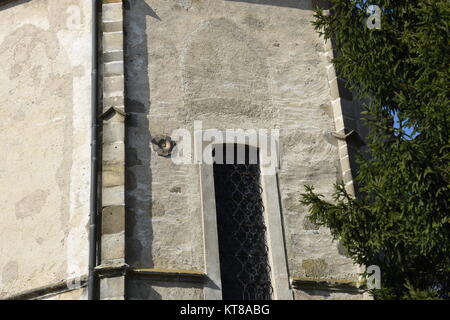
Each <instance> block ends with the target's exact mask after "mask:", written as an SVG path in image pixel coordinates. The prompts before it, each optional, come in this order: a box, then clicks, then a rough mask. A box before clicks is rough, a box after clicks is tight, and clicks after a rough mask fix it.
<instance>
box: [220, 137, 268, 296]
mask: <svg viewBox="0 0 450 320" xmlns="http://www.w3.org/2000/svg"><path fill="white" fill-rule="evenodd" d="M225 146H226V145H222V146H221V147H222V148H223V149H222V152H223V159H225V158H226V151H227V148H226V147H225ZM240 147H242V146H240ZM231 148H233V149H234V161H232V163H230V162H231V161H226V164H221V163H223V162H225V160H224V161H217V159H216V158H215V163H214V186H215V195H216V196H215V197H216V212H217V224H218V236H219V256H220V272H221V280H222V295H223V299H224V300H270V299H271V298H272V293H273V289H272V285H271V281H270V266H269V261H268V247H267V244H266V225H265V223H264V207H263V202H262V198H261V192H262V188H261V185H260V168H259V159H255V160H256V161H250V159H251V158H250V155H252V153H250V150H251V149H250V147H248V146H245V161H240V162H237V151H238V148H237V145H232V147H231ZM242 149H244V148H242ZM242 149H241V150H242ZM228 150H230V149H228ZM215 151H217V150H215ZM255 151H256V152H255ZM253 152H255V153H253V154H257V150H253ZM215 153H216V154H219V152H215ZM213 156H215V154H213Z"/></svg>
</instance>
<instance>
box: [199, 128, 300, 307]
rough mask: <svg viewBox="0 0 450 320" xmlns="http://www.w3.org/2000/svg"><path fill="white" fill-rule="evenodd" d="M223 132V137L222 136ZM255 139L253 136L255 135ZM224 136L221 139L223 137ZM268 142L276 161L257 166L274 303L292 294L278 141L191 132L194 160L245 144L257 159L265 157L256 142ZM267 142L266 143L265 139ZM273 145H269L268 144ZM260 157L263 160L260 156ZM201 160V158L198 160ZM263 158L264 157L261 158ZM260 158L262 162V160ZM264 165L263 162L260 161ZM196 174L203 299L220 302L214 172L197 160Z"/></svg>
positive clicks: (266, 137)
mask: <svg viewBox="0 0 450 320" xmlns="http://www.w3.org/2000/svg"><path fill="white" fill-rule="evenodd" d="M212 130H213V131H215V132H216V133H217V134H216V135H215V138H214V139H213V141H203V139H202V137H203V134H204V133H205V132H208V131H209V132H211V131H212ZM225 132H226V135H225ZM255 135H256V136H257V137H256V136H255ZM224 136H225V137H224ZM261 137H262V138H264V140H263V141H271V142H272V143H274V145H275V146H276V147H275V148H274V149H275V150H272V152H275V153H276V154H275V155H274V157H273V158H276V159H277V160H276V164H275V167H274V166H264V165H260V169H261V187H262V201H263V205H264V220H265V223H266V227H267V232H266V237H267V245H268V247H269V256H268V258H269V264H270V267H271V282H272V287H273V299H274V300H292V299H293V292H292V290H291V285H290V282H289V274H288V265H287V257H286V249H285V241H284V235H283V225H282V217H281V209H280V197H279V192H278V177H277V171H278V163H279V160H278V159H279V141H278V139H277V138H275V137H272V136H269V135H266V134H263V133H261V132H259V133H253V134H252V133H251V134H247V133H245V132H234V133H231V134H230V132H229V131H225V130H216V129H210V130H197V131H194V151H195V155H196V158H195V159H199V155H200V154H203V152H204V150H205V149H206V148H210V149H211V153H212V149H213V147H214V146H216V145H222V144H243V143H242V142H244V144H247V145H248V146H251V147H255V148H258V150H259V153H260V157H262V156H263V155H267V154H268V153H267V151H269V150H267V149H268V148H267V143H266V144H259V143H258V142H259V141H260V139H261ZM269 139H270V140H269ZM271 145H273V144H271ZM262 158H263V157H262ZM200 159H201V158H200ZM263 159H264V158H263ZM263 159H262V160H263ZM261 162H262V163H264V161H261ZM197 163H198V165H199V174H200V193H201V210H202V221H203V246H204V263H205V272H206V275H207V276H208V281H207V283H206V285H205V287H204V290H203V293H204V299H205V300H222V284H221V277H220V260H219V240H218V231H217V215H216V201H215V194H214V170H213V165H212V164H208V163H204V162H203V161H202V162H199V161H197Z"/></svg>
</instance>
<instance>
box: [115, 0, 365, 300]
mask: <svg viewBox="0 0 450 320" xmlns="http://www.w3.org/2000/svg"><path fill="white" fill-rule="evenodd" d="M312 3H313V1H298V0H297V1H293V0H292V1H288V0H284V1H275V0H273V1H269V0H252V1H244V0H242V1H238V0H171V1H163V0H152V1H149V0H146V1H144V0H133V1H131V0H127V1H125V2H124V8H125V74H126V85H125V92H126V111H127V113H128V119H127V125H126V126H127V128H126V146H127V150H126V190H127V191H126V205H127V213H126V217H127V218H126V219H127V248H126V250H127V253H126V254H127V262H128V263H129V264H130V265H131V266H132V267H135V268H163V269H169V270H170V269H183V270H204V267H205V266H204V253H203V243H202V241H203V233H202V216H201V215H202V214H201V207H200V206H201V201H200V189H199V170H198V167H197V166H196V165H175V164H173V163H172V161H171V160H170V159H166V158H162V157H158V156H157V155H156V154H155V153H153V152H152V151H151V147H150V145H151V143H150V141H151V138H152V137H154V136H156V135H170V134H171V132H172V131H173V130H175V129H178V128H186V129H189V130H193V121H194V120H201V121H203V129H209V128H217V129H228V128H229V129H233V128H242V129H260V128H261V129H274V128H277V129H280V140H281V150H280V152H281V168H280V172H279V189H280V195H281V205H282V208H281V209H282V218H283V224H284V232H285V242H286V248H287V258H288V269H289V273H290V276H291V277H293V278H294V277H297V278H311V279H312V278H320V279H329V278H332V279H340V280H347V281H355V280H357V272H358V270H357V267H356V266H354V265H353V264H352V263H351V261H350V260H349V259H348V258H347V257H346V256H345V253H344V252H343V250H342V249H341V247H340V245H339V243H338V242H333V241H332V239H331V236H330V233H329V231H328V230H326V229H325V228H322V227H321V228H319V227H317V226H315V225H313V224H312V223H311V222H310V221H308V219H307V218H306V216H307V210H306V208H304V207H302V206H301V205H300V204H299V199H300V194H301V192H302V191H303V185H304V184H313V185H314V186H315V187H316V190H317V191H318V192H320V193H323V194H325V195H326V196H327V197H330V196H331V194H332V192H333V187H332V186H333V183H334V182H336V180H339V179H342V173H341V162H340V157H341V155H340V154H339V152H338V149H339V148H338V141H337V140H336V138H335V137H334V136H333V135H332V134H331V133H332V132H334V131H335V130H336V129H335V122H334V120H335V119H334V114H335V113H333V107H332V105H331V101H332V100H333V99H334V98H333V99H332V95H333V93H332V92H331V91H332V90H330V84H329V82H328V81H329V77H328V76H327V71H328V68H327V66H329V57H327V49H326V48H325V46H324V43H323V40H322V39H320V38H319V36H318V34H317V33H316V32H315V31H314V29H313V27H312V25H311V23H310V22H311V20H312V19H313V16H312V14H313V12H312V10H311V9H312V6H313V4H312ZM330 80H332V77H331V79H330ZM149 283H150V284H149ZM149 283H145V284H140V282H139V281H137V280H133V281H130V282H129V286H128V289H127V295H128V297H129V298H132V299H133V298H136V299H138V298H145V297H147V298H148V297H151V298H159V299H166V298H176V297H195V296H197V294H196V293H195V292H197V289H195V288H190V287H186V285H185V284H177V283H169V282H167V283H165V285H164V286H161V283H155V284H154V287H152V285H151V282H149ZM183 288H184V289H183ZM142 290H150V291H151V292H149V293H148V294H145V293H143V291H142ZM180 292H184V293H180ZM346 295H347V294H346V293H345V292H344V293H339V294H329V293H327V292H326V291H320V290H315V291H311V290H310V291H302V290H297V291H296V293H295V297H296V298H342V297H345V296H346ZM354 297H357V298H360V295H356V296H355V295H348V298H354ZM199 298H201V295H199Z"/></svg>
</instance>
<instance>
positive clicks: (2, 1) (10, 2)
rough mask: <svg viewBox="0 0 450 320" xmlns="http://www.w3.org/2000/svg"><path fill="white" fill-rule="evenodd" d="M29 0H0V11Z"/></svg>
mask: <svg viewBox="0 0 450 320" xmlns="http://www.w3.org/2000/svg"><path fill="white" fill-rule="evenodd" d="M30 1H31V0H0V11H2V10H6V9H9V8H12V7H15V6H18V5H21V4H24V3H27V2H30Z"/></svg>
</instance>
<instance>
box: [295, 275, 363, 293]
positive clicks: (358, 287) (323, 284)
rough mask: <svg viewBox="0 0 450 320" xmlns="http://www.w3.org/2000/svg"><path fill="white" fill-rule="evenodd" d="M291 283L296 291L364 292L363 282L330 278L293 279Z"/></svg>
mask: <svg viewBox="0 0 450 320" xmlns="http://www.w3.org/2000/svg"><path fill="white" fill-rule="evenodd" d="M291 283H292V286H293V288H294V289H297V290H327V291H345V292H348V291H356V292H363V291H365V287H364V286H365V281H354V280H340V279H331V278H312V277H293V278H291Z"/></svg>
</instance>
